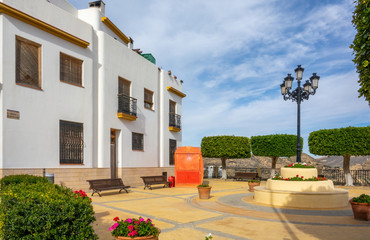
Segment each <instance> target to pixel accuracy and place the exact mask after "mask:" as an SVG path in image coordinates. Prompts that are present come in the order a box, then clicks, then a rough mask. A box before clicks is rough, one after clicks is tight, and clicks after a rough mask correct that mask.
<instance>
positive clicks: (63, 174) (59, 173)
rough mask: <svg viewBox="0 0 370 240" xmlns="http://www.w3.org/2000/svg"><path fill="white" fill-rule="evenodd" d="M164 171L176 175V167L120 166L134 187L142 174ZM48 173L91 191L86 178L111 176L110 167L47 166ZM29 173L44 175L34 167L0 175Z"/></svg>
mask: <svg viewBox="0 0 370 240" xmlns="http://www.w3.org/2000/svg"><path fill="white" fill-rule="evenodd" d="M162 172H167V176H175V169H174V167H164V168H159V167H144V168H119V169H118V177H120V178H122V179H123V183H124V184H125V185H130V186H132V187H137V186H142V185H143V181H142V180H141V178H140V176H153V175H162ZM45 173H46V174H50V173H53V174H54V183H56V184H61V185H64V186H67V187H70V188H72V189H73V190H80V189H82V190H84V191H89V184H88V182H86V180H90V179H101V178H110V169H109V168H47V169H45ZM15 174H29V175H35V176H43V169H42V168H32V169H22V168H18V169H1V170H0V177H1V178H2V177H4V176H8V175H15Z"/></svg>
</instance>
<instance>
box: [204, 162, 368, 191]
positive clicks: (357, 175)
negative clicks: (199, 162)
mask: <svg viewBox="0 0 370 240" xmlns="http://www.w3.org/2000/svg"><path fill="white" fill-rule="evenodd" d="M218 168H219V167H218V166H212V167H204V177H205V178H211V176H212V178H218V177H219V175H220V173H219V172H218V173H216V172H215V170H216V171H218ZM226 172H227V177H228V178H231V177H233V176H234V174H235V172H257V168H233V167H228V168H227V169H226ZM275 173H276V174H280V168H276V169H275ZM270 174H271V168H261V176H260V177H261V178H262V180H266V179H268V178H270ZM319 174H320V175H324V176H325V178H327V179H329V180H332V181H333V183H334V184H336V185H344V184H346V180H345V177H344V171H343V170H342V169H339V168H324V169H322V170H321V172H320V173H319ZM351 176H352V179H353V184H354V185H361V186H370V170H351Z"/></svg>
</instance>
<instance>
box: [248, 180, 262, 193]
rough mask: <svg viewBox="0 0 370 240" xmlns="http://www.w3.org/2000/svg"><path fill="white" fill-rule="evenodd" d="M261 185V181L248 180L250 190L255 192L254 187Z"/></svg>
mask: <svg viewBox="0 0 370 240" xmlns="http://www.w3.org/2000/svg"><path fill="white" fill-rule="evenodd" d="M259 185H260V183H259V182H248V186H249V191H250V192H254V187H256V186H259Z"/></svg>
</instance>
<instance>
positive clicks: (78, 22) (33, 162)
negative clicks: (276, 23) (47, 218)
mask: <svg viewBox="0 0 370 240" xmlns="http://www.w3.org/2000/svg"><path fill="white" fill-rule="evenodd" d="M87 7H88V8H87V9H83V10H77V9H76V8H74V7H73V6H72V5H71V4H70V3H68V2H67V1H66V0H32V1H29V0H0V44H1V50H0V74H1V75H0V114H1V115H0V116H1V117H0V177H2V176H5V175H9V174H21V173H26V174H35V175H42V174H43V169H45V170H46V173H54V175H55V182H56V183H63V184H65V185H67V186H70V187H78V186H83V187H85V186H87V183H86V180H87V179H98V178H110V177H121V178H123V180H124V183H125V184H130V185H138V184H142V181H141V179H140V176H145V175H161V174H162V172H167V173H168V175H174V167H173V152H174V150H175V149H176V146H181V141H182V137H181V105H182V98H183V97H185V94H183V93H182V92H181V91H182V81H180V80H179V79H177V78H176V77H175V76H173V75H172V74H171V72H170V71H168V72H167V71H164V70H162V69H160V68H158V67H157V66H156V65H155V64H154V63H152V62H155V59H153V58H152V56H151V55H147V56H146V57H147V58H148V59H149V60H151V61H152V62H151V61H149V60H147V59H146V58H144V57H143V56H141V55H140V51H139V50H137V49H133V40H132V39H131V38H129V37H127V36H126V35H125V34H124V33H122V32H121V31H120V30H119V29H118V28H117V27H116V26H115V25H114V24H113V23H112V22H111V21H110V20H109V19H108V18H107V17H106V16H105V11H104V9H105V4H104V3H103V2H101V1H97V2H92V3H90V4H89V6H87Z"/></svg>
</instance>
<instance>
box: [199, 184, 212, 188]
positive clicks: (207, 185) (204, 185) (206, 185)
mask: <svg viewBox="0 0 370 240" xmlns="http://www.w3.org/2000/svg"><path fill="white" fill-rule="evenodd" d="M198 187H209V184H199V185H198Z"/></svg>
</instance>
